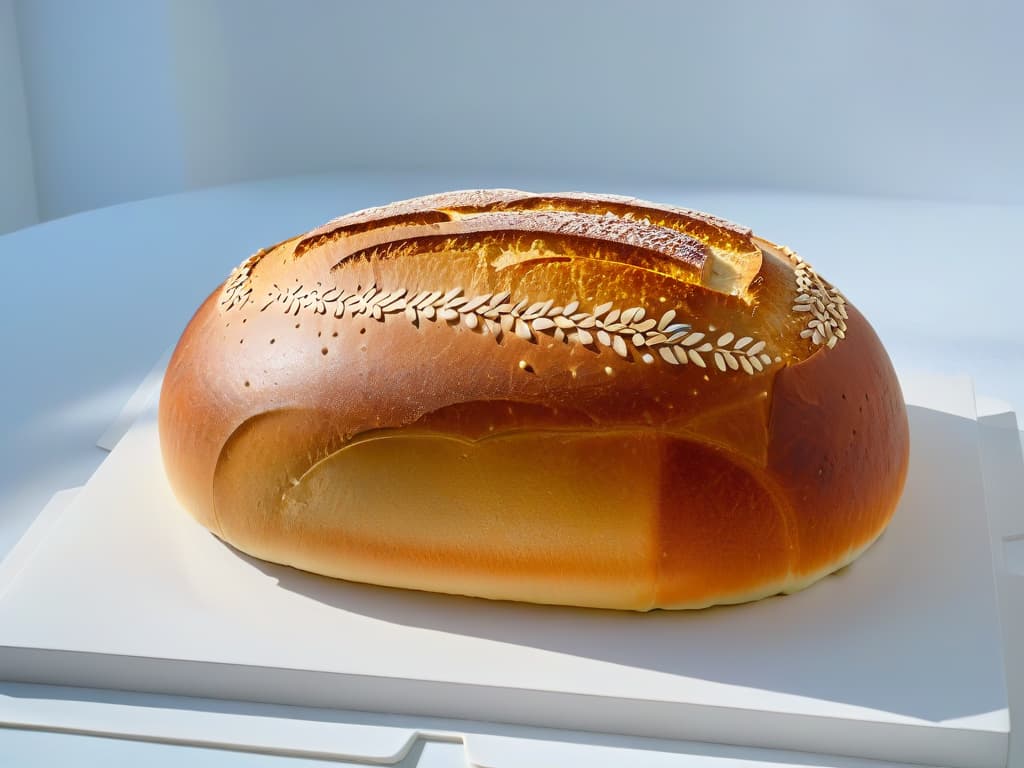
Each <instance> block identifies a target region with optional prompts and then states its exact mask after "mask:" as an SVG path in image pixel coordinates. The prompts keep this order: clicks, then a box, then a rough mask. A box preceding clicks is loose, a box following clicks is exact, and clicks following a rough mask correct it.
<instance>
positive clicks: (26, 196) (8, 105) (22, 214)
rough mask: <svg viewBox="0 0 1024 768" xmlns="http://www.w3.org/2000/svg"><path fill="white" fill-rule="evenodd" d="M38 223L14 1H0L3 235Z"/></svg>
mask: <svg viewBox="0 0 1024 768" xmlns="http://www.w3.org/2000/svg"><path fill="white" fill-rule="evenodd" d="M37 219H38V211H37V210H36V188H35V177H34V175H33V172H32V147H31V144H30V143H29V130H28V115H27V112H26V110H25V92H24V89H23V86H22V76H21V55H20V50H19V46H18V35H17V29H16V27H15V21H14V1H13V0H0V233H3V232H8V231H10V230H12V229H18V228H20V227H25V226H28V225H29V224H34V223H35V222H36V220H37Z"/></svg>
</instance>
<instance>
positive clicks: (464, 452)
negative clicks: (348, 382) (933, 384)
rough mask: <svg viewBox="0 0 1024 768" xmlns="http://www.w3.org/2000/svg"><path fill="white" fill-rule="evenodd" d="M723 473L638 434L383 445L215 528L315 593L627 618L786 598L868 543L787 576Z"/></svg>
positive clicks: (777, 544) (764, 499)
mask: <svg viewBox="0 0 1024 768" xmlns="http://www.w3.org/2000/svg"><path fill="white" fill-rule="evenodd" d="M237 459H238V461H240V462H246V461H248V459H247V458H246V456H245V455H244V452H243V453H241V454H239V455H238V457H237ZM738 461H740V460H739V459H737V457H735V456H733V455H729V454H728V453H727V452H726V451H724V450H720V449H715V448H713V447H709V446H707V445H703V444H699V443H697V442H695V441H689V440H686V439H684V438H680V437H679V436H673V435H666V434H663V433H658V432H656V431H652V430H647V431H637V430H632V431H609V432H594V431H587V432H554V431H553V432H537V431H531V432H526V433H519V434H507V433H506V434H503V435H499V436H495V437H492V438H484V439H482V440H474V441H468V440H462V439H458V438H453V437H451V436H446V435H445V436H442V435H438V434H436V433H421V434H417V433H412V432H408V431H400V430H394V431H382V432H380V433H376V434H373V435H372V436H369V437H366V438H364V439H360V440H357V441H356V442H354V443H352V444H349V445H347V446H346V447H345V448H343V449H342V450H339V451H336V452H334V453H333V454H331V455H330V456H328V457H326V458H324V459H322V460H321V461H319V462H317V463H316V464H315V465H314V466H313V467H311V468H310V469H309V470H308V471H306V472H305V473H304V474H303V475H302V477H300V478H296V479H294V480H292V481H291V482H290V484H289V485H290V487H288V488H287V489H286V490H285V492H284V493H283V495H281V496H280V497H279V499H280V503H279V504H276V505H270V506H271V508H269V509H265V510H263V513H262V514H261V515H252V514H240V515H225V514H224V513H223V512H222V514H221V515H220V522H221V524H222V527H223V534H224V538H226V539H227V540H228V541H230V542H231V543H232V544H234V545H235V546H237V547H239V548H240V549H242V550H243V551H246V552H248V553H249V554H252V555H255V556H257V557H261V558H264V559H267V560H272V561H275V562H281V563H286V564H289V565H293V566H295V567H297V568H300V569H303V570H308V571H313V572H316V573H321V574H324V575H327V576H333V577H337V578H342V579H347V580H352V581H362V582H369V583H374V584H381V585H385V586H393V587H404V588H412V589H419V590H430V591H436V592H446V593H452V594H463V595H472V596H476V597H484V598H490V599H497V600H520V601H528V602H536V603H549V604H560V605H576V606H590V607H600V608H623V609H630V610H649V609H652V608H674V609H682V608H703V607H706V606H709V605H712V604H716V603H740V602H746V601H750V600H757V599H760V598H763V597H767V596H770V595H775V594H779V593H783V592H786V593H789V592H795V591H798V590H800V589H803V588H804V587H806V586H808V585H810V584H812V583H813V582H815V581H817V580H819V579H821V578H822V577H824V576H826V575H827V574H829V573H832V572H833V571H835V570H837V569H839V568H841V567H843V566H844V565H846V564H848V563H850V562H851V561H853V560H854V559H856V558H857V557H858V556H859V555H860V554H861V553H862V552H863V551H864V550H865V549H867V547H869V546H870V545H871V543H872V542H873V541H874V540H875V539H876V538H877V537H878V536H879V535H880V533H881V530H882V528H879V529H878V530H871V531H860V532H858V534H857V538H856V539H855V540H854V541H845V542H839V543H838V545H837V546H836V548H835V552H834V554H833V555H832V556H831V557H830V558H829V560H828V562H820V560H819V562H818V563H815V564H814V566H815V567H813V568H811V569H807V568H803V570H801V563H800V561H799V532H798V530H797V526H796V523H795V522H794V519H793V515H792V512H791V511H787V509H786V504H785V503H784V502H780V500H779V495H778V493H777V492H772V491H771V490H769V489H768V488H767V487H766V482H765V481H764V480H763V479H758V478H756V477H755V476H754V475H755V472H754V471H752V470H750V469H749V468H745V467H742V466H740V465H739V464H738V463H737V462H738ZM230 464H231V462H228V466H224V467H222V469H223V470H224V472H225V474H226V475H228V476H230V475H231V474H233V472H232V471H231V470H232V468H231V466H230ZM250 466H251V465H250ZM236 467H237V465H236ZM222 477H223V475H222ZM865 536H866V539H865ZM851 537H852V536H851Z"/></svg>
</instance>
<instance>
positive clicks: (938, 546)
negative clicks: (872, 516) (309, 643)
mask: <svg viewBox="0 0 1024 768" xmlns="http://www.w3.org/2000/svg"><path fill="white" fill-rule="evenodd" d="M909 416H910V422H911V432H912V436H913V439H912V445H913V449H912V457H911V467H910V473H909V476H908V481H907V487H906V491H905V493H904V497H903V500H902V502H901V504H900V508H899V509H898V510H897V512H896V515H895V516H894V518H893V522H892V523H891V525H890V527H889V529H888V530H887V532H886V533H885V535H884V536H883V537H882V538H881V539H880V540H879V541H878V542H877V543H876V544H875V545H874V546H873V547H872V548H871V549H870V550H868V552H866V553H865V554H864V556H863V557H861V558H860V559H859V560H858V561H857V562H855V563H854V564H853V565H851V566H850V567H848V568H846V569H844V570H842V571H841V572H839V573H837V574H834V575H832V576H830V577H827V578H826V579H825V580H823V581H822V582H819V583H818V584H817V585H814V586H812V587H811V588H809V589H807V590H805V591H803V592H800V593H798V594H795V595H790V596H783V597H773V598H769V599H767V600H762V601H760V602H757V603H751V604H746V605H740V606H725V607H717V608H711V609H708V610H703V611H682V612H672V611H653V612H650V613H646V614H638V613H628V612H617V611H602V610H589V609H574V608H561V607H552V606H536V605H528V604H520V603H511V602H492V601H488V600H482V599H476V598H466V597H453V596H446V595H437V594H431V593H424V592H415V591H409V590H401V589H388V588H382V587H374V586H369V585H362V584H354V583H349V582H342V581H336V580H332V579H327V578H323V577H320V576H316V575H312V574H308V573H304V572H301V571H297V570H295V569H292V568H288V567H284V566H278V565H274V564H270V563H265V562H262V561H258V560H255V559H252V558H247V559H249V560H250V562H251V563H252V564H253V565H254V566H255V567H257V568H259V569H260V570H262V571H263V572H264V573H266V574H268V575H270V576H272V577H273V578H275V579H276V580H277V581H278V583H279V585H280V586H281V588H283V589H287V590H291V591H293V592H296V593H299V594H302V595H305V596H307V597H309V598H312V599H315V600H318V601H320V602H322V603H325V604H327V605H330V606H333V607H335V608H337V609H339V610H344V611H350V612H354V613H357V614H362V615H365V616H369V617H373V618H375V619H379V620H382V621H387V622H393V623H395V624H401V625H408V626H415V627H422V628H427V629H433V630H438V631H441V632H447V633H455V634H461V635H468V636H474V637H481V638H487V639H490V640H494V641H499V642H502V643H514V644H517V645H521V646H528V647H535V648H541V649H546V650H549V651H555V652H559V653H564V654H570V655H575V656H583V657H589V658H594V659H599V660H603V661H607V662H613V663H616V664H622V665H626V666H630V667H637V668H642V669H651V670H657V671H661V672H666V673H670V674H673V675H682V676H686V677H692V678H698V679H704V680H709V681H715V682H719V683H727V684H734V685H742V686H747V687H752V688H758V689H765V690H771V691H778V692H783V693H788V694H796V695H800V696H807V697H811V698H815V699H823V700H828V701H835V702H841V703H845V704H852V705H859V706H864V707H870V708H873V709H879V710H883V711H888V712H893V713H899V714H902V715H908V716H913V717H918V718H922V719H924V720H930V721H942V720H948V719H952V718H958V717H966V716H970V715H976V714H981V713H986V712H991V711H994V710H998V709H1002V708H1004V707H1005V706H1006V698H1005V697H1006V694H1005V687H1004V682H1003V672H1002V661H1001V650H1000V644H999V640H998V627H997V626H996V627H994V626H993V619H994V616H995V607H994V599H993V596H994V590H993V574H992V571H991V568H990V567H987V568H986V567H979V564H980V563H981V564H983V563H987V562H990V557H989V554H988V551H987V550H988V547H989V544H988V534H987V530H986V520H985V516H984V514H985V511H984V509H983V508H981V507H979V508H978V509H974V510H969V511H968V512H969V514H959V515H952V516H950V518H949V519H946V520H937V519H936V518H935V515H937V514H940V513H941V512H942V511H943V509H948V502H947V501H946V499H944V498H943V494H944V493H945V494H948V493H949V487H950V486H949V483H948V482H946V483H941V482H939V483H933V482H932V479H933V477H934V475H929V474H926V473H925V471H924V470H925V469H926V468H928V467H931V469H932V472H934V469H935V466H934V465H935V459H934V457H932V455H931V454H932V453H934V450H935V447H936V446H940V445H944V446H945V448H944V450H946V451H947V453H948V454H949V455H948V456H947V458H946V459H945V460H947V461H954V462H955V466H952V467H948V468H944V467H939V469H946V470H948V471H951V472H952V471H957V473H958V474H963V476H964V477H965V478H967V479H966V480H965V482H974V480H973V479H972V478H974V476H975V475H976V474H977V473H976V472H966V471H965V472H962V473H961V470H963V469H964V468H966V469H971V467H972V465H971V462H974V465H975V466H976V465H977V461H978V458H977V453H976V450H975V448H974V446H975V442H974V441H975V437H974V431H975V430H976V423H975V422H974V421H972V420H969V419H964V418H959V417H956V416H952V415H950V414H947V413H941V412H937V411H932V410H928V409H924V408H919V407H910V409H909ZM943 441H945V442H943ZM930 459H932V460H930ZM958 482H959V480H958ZM973 498H977V499H979V501H980V499H981V498H982V497H981V488H980V486H979V487H978V489H977V494H976V495H975V496H974V497H973ZM944 504H945V506H944ZM238 556H239V557H245V555H242V554H240V553H239V554H238ZM395 652H396V653H402V654H410V653H415V652H416V649H415V648H402V649H395ZM967 658H972V659H975V660H979V659H980V660H981V661H980V663H981V664H982V670H983V671H984V673H985V674H980V675H979V674H978V665H977V662H976V663H972V664H961V663H959V662H960V660H961V659H967Z"/></svg>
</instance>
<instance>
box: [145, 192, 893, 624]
mask: <svg viewBox="0 0 1024 768" xmlns="http://www.w3.org/2000/svg"><path fill="white" fill-rule="evenodd" d="M862 398H866V399H864V400H863V402H861V399H862ZM160 428H161V440H162V446H163V452H164V460H165V466H166V468H167V472H168V477H169V479H170V481H171V484H172V487H173V488H174V490H175V492H176V493H177V494H178V496H179V498H180V500H181V501H182V503H183V504H184V506H185V507H186V508H187V509H188V510H189V511H190V512H191V513H192V514H193V515H195V516H196V518H197V519H199V520H200V522H202V523H203V524H204V525H206V526H208V527H209V528H210V529H211V530H213V531H214V532H215V533H216V534H217V535H219V536H221V537H222V538H224V539H225V540H227V541H229V542H230V543H232V544H234V545H235V546H237V547H239V548H240V549H242V550H244V551H247V552H250V553H252V554H255V555H257V556H260V557H265V558H267V559H271V560H276V561H279V562H285V563H289V564H292V565H295V566H297V567H300V568H306V569H309V570H315V571H318V572H321V573H325V574H327V575H332V576H338V577H343V578H350V579H357V580H365V581H372V582H376V583H384V584H391V585H396V586H405V587H414V588H421V589H435V590H441V591H452V592H460V593H466V594H476V595H482V596H486V597H497V598H509V599H523V600H534V601H539V602H556V603H568V604H575V605H594V606H602V607H616V608H632V609H640V610H643V609H647V608H651V607H659V606H661V607H696V606H702V605H708V604H711V603H714V602H735V601H739V600H742V599H749V598H752V597H759V596H763V595H764V594H771V593H773V592H778V591H785V590H789V589H792V588H795V587H797V586H802V585H804V584H805V583H807V582H808V581H809V580H811V579H813V578H817V577H819V576H821V575H824V574H825V573H827V572H829V571H830V570H832V569H834V568H836V567H839V566H841V565H843V564H845V562H847V561H848V560H849V558H850V557H851V556H852V555H853V553H856V552H859V551H860V550H861V549H863V547H865V546H866V545H867V544H868V543H870V542H871V541H873V540H874V538H876V537H877V536H878V534H879V533H880V532H881V530H882V529H883V528H884V525H885V524H886V522H887V521H888V519H889V516H890V515H891V514H892V511H893V509H894V508H895V505H896V502H897V500H898V498H899V495H900V491H901V489H902V484H903V479H904V474H905V471H906V464H907V451H908V437H907V422H906V414H905V410H904V406H903V402H902V397H901V394H900V391H899V387H898V384H897V382H896V378H895V375H894V373H893V370H892V367H891V364H890V363H889V360H888V358H887V357H886V355H885V352H884V350H883V349H882V347H881V344H880V343H879V341H878V339H877V337H876V336H875V335H874V333H873V332H872V330H871V328H870V326H869V325H868V324H867V322H866V321H865V320H864V319H863V318H862V317H861V316H860V315H859V314H858V313H857V312H856V310H854V309H853V308H852V307H850V306H848V305H847V303H846V300H845V298H843V297H842V295H841V294H839V293H838V292H837V291H836V290H835V289H834V288H833V287H832V286H831V285H829V284H828V283H827V282H825V281H824V280H822V279H821V278H820V277H818V276H817V275H816V274H815V273H814V270H813V269H811V268H810V267H809V265H807V264H806V263H805V262H803V261H802V260H800V259H799V257H797V256H796V255H795V254H793V253H792V252H791V251H788V250H787V249H784V248H780V247H778V246H775V245H773V244H771V243H769V242H767V241H765V240H762V239H759V238H755V237H753V236H752V235H751V234H750V232H749V230H745V229H743V228H740V227H737V226H735V225H732V224H729V223H728V222H725V221H723V220H720V219H716V218H715V217H711V216H708V215H706V214H699V213H696V212H692V211H686V210H684V209H677V208H672V207H669V206H661V205H657V204H652V203H646V202H642V201H636V200H632V199H628V198H620V197H601V196H596V195H580V194H552V195H533V194H529V193H524V192H517V191H514V190H494V191H486V190H482V191H473V192H460V193H446V194H443V195H434V196H430V197H427V198H418V199H416V200H411V201H404V202H402V203H397V204H395V205H393V206H386V207H384V208H378V209H370V210H368V211H363V212H358V213H355V214H350V215H348V216H344V217H342V218H340V219H336V220H335V221H334V222H331V223H330V224H328V225H325V226H324V227H321V228H319V229H318V230H314V231H313V232H311V233H309V234H307V235H303V236H300V237H297V238H294V239H291V240H288V241H285V242H284V243H281V244H279V245H277V246H274V247H273V248H271V249H268V250H266V251H261V252H260V253H258V254H256V255H255V256H253V257H251V258H250V259H248V260H247V261H246V262H244V263H243V264H242V265H240V266H239V268H238V269H236V270H235V272H234V273H232V275H231V276H230V277H229V278H228V280H227V281H226V282H225V284H224V286H222V287H221V288H219V289H218V290H217V291H216V292H215V293H214V294H212V295H211V296H210V297H209V298H208V299H207V301H206V302H205V303H204V304H203V306H202V307H200V309H199V310H198V312H197V313H196V315H195V317H194V318H193V320H192V322H191V323H190V324H189V326H188V328H187V329H186V331H185V333H184V334H183V336H182V339H181V341H180V343H179V345H178V348H177V349H176V351H175V354H174V356H173V358H172V360H171V364H170V366H169V368H168V371H167V375H166V377H165V382H164V387H163V394H162V397H161V404H160ZM439 478H440V480H439ZM481 478H483V480H481ZM441 480H443V482H442V481H441Z"/></svg>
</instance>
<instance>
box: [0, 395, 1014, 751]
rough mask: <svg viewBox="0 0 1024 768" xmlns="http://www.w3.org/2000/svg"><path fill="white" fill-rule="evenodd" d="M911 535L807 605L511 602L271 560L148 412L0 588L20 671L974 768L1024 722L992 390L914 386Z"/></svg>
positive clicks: (4, 641)
mask: <svg viewBox="0 0 1024 768" xmlns="http://www.w3.org/2000/svg"><path fill="white" fill-rule="evenodd" d="M905 390H906V392H907V395H908V402H910V403H911V404H912V407H911V410H910V413H911V428H912V441H913V448H912V459H911V471H910V477H909V480H908V487H907V492H906V494H905V497H904V500H903V503H902V504H901V508H900V510H899V511H898V512H897V515H896V517H895V518H894V521H893V524H892V525H891V527H890V529H889V531H888V532H887V533H886V535H885V536H884V537H883V538H882V539H881V540H880V542H879V543H878V544H877V545H876V546H875V547H873V548H872V549H871V550H869V551H868V552H867V553H866V554H865V555H864V556H863V557H862V558H861V559H860V560H859V561H858V562H857V563H855V564H854V565H853V566H852V567H850V568H848V569H846V570H844V571H843V572H842V573H840V574H838V575H836V576H833V577H830V578H829V579H827V580H825V581H824V582H823V583H821V584H819V585H817V586H815V587H813V588H811V589H809V590H807V591H805V592H803V593H800V594H798V595H793V596H790V597H785V598H775V599H770V600H766V601H763V602H761V603H757V604H753V605H747V606H740V607H731V608H719V609H713V610H710V611H702V612H697V613H690V612H687V613H670V612H655V613H651V614H644V615H637V614H620V613H615V612H606V611H593V610H576V609H565V608H552V607H539V606H528V605H517V604H511V603H490V602H487V601H483V600H474V599H469V598H456V597H446V596H439V595H429V594H423V593H415V592H406V591H401V590H391V589H383V588H377V587H370V586H364V585H355V584H347V583H343V582H335V581H331V580H327V579H322V578H319V577H315V576H311V575H308V574H303V573H300V572H297V571H294V570H292V569H289V568H284V567H279V566H273V565H268V564H264V563H259V562H257V561H254V560H251V559H249V558H246V557H245V556H242V555H240V554H238V553H236V552H234V551H233V550H231V549H229V548H227V547H225V546H224V545H222V544H220V543H219V542H217V541H216V540H215V539H214V538H213V537H212V536H210V535H209V534H208V533H206V532H205V531H204V530H203V529H201V528H200V527H199V526H197V525H196V524H194V523H193V522H192V521H191V520H190V519H189V518H188V517H187V516H186V515H185V514H184V513H183V512H182V511H181V510H180V508H179V507H178V506H177V504H176V503H175V502H174V500H173V498H172V496H171V495H170V492H169V490H168V489H167V487H166V482H165V480H164V478H163V473H162V470H161V467H160V462H159V453H158V450H157V441H156V432H155V426H154V425H153V423H152V421H151V420H149V419H143V420H141V421H140V422H138V423H137V424H136V425H135V426H133V427H132V428H131V429H130V430H129V431H128V433H127V434H126V435H125V437H124V438H123V440H122V441H121V442H120V443H119V444H118V445H117V447H116V448H115V450H114V451H113V453H112V454H111V456H110V457H109V458H108V460H107V461H106V462H104V464H103V465H102V466H101V467H100V469H99V470H98V471H97V473H96V475H95V476H94V477H93V478H92V479H91V480H90V481H89V483H88V484H87V485H86V486H85V487H84V489H83V490H82V491H81V493H80V494H79V496H78V498H76V499H75V500H74V502H73V503H72V504H71V505H70V506H69V508H68V509H67V511H66V512H65V514H64V515H63V516H62V518H61V519H60V521H59V524H57V525H56V526H54V527H53V529H52V530H51V532H50V534H49V536H48V537H47V539H46V541H45V546H43V547H38V548H37V549H36V551H35V552H34V553H32V554H31V555H30V556H28V557H24V559H23V562H22V564H21V567H20V569H18V570H17V572H16V573H13V574H8V578H7V581H6V583H4V584H0V678H3V679H7V680H13V681H23V682H35V683H54V684H63V685H77V686H90V687H105V688H114V689H122V690H139V691H153V692H161V693H172V694H181V695H190V696H207V697H214V698H228V699H238V700H251V701H265V702H273V703H283V704H294V705H303V706H322V707H335V708H338V707H340V708H351V709H362V710H371V711H383V712H401V713H407V714H421V715H430V716H437V717H464V718H472V719H476V720H495V721H503V722H511V723H520V724H526V725H540V726H551V727H556V728H573V729H584V730H595V731H609V732H617V733H626V734H635V735H641V736H654V737H663V738H670V739H695V740H703V741H715V742H720V743H723V744H739V745H754V746H762V747H769V748H777V749H795V750H805V751H810V752H820V753H826V754H846V755H852V756H860V757H872V758H878V759H887V760H899V761H904V762H919V763H932V764H944V765H958V766H1004V765H1005V763H1006V751H1007V741H1008V731H1009V723H1008V716H1007V710H1006V690H1005V685H1004V681H1003V668H1002V655H1001V643H1000V638H999V625H998V615H997V610H996V600H995V590H994V581H993V572H992V554H991V548H990V546H989V541H988V531H987V526H986V522H985V508H984V492H983V488H982V480H981V472H980V466H979V458H978V438H977V424H976V422H975V421H974V420H973V412H974V406H973V393H972V392H971V389H970V384H969V382H968V381H966V380H947V379H937V378H934V377H932V378H926V379H910V380H907V381H905Z"/></svg>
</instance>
